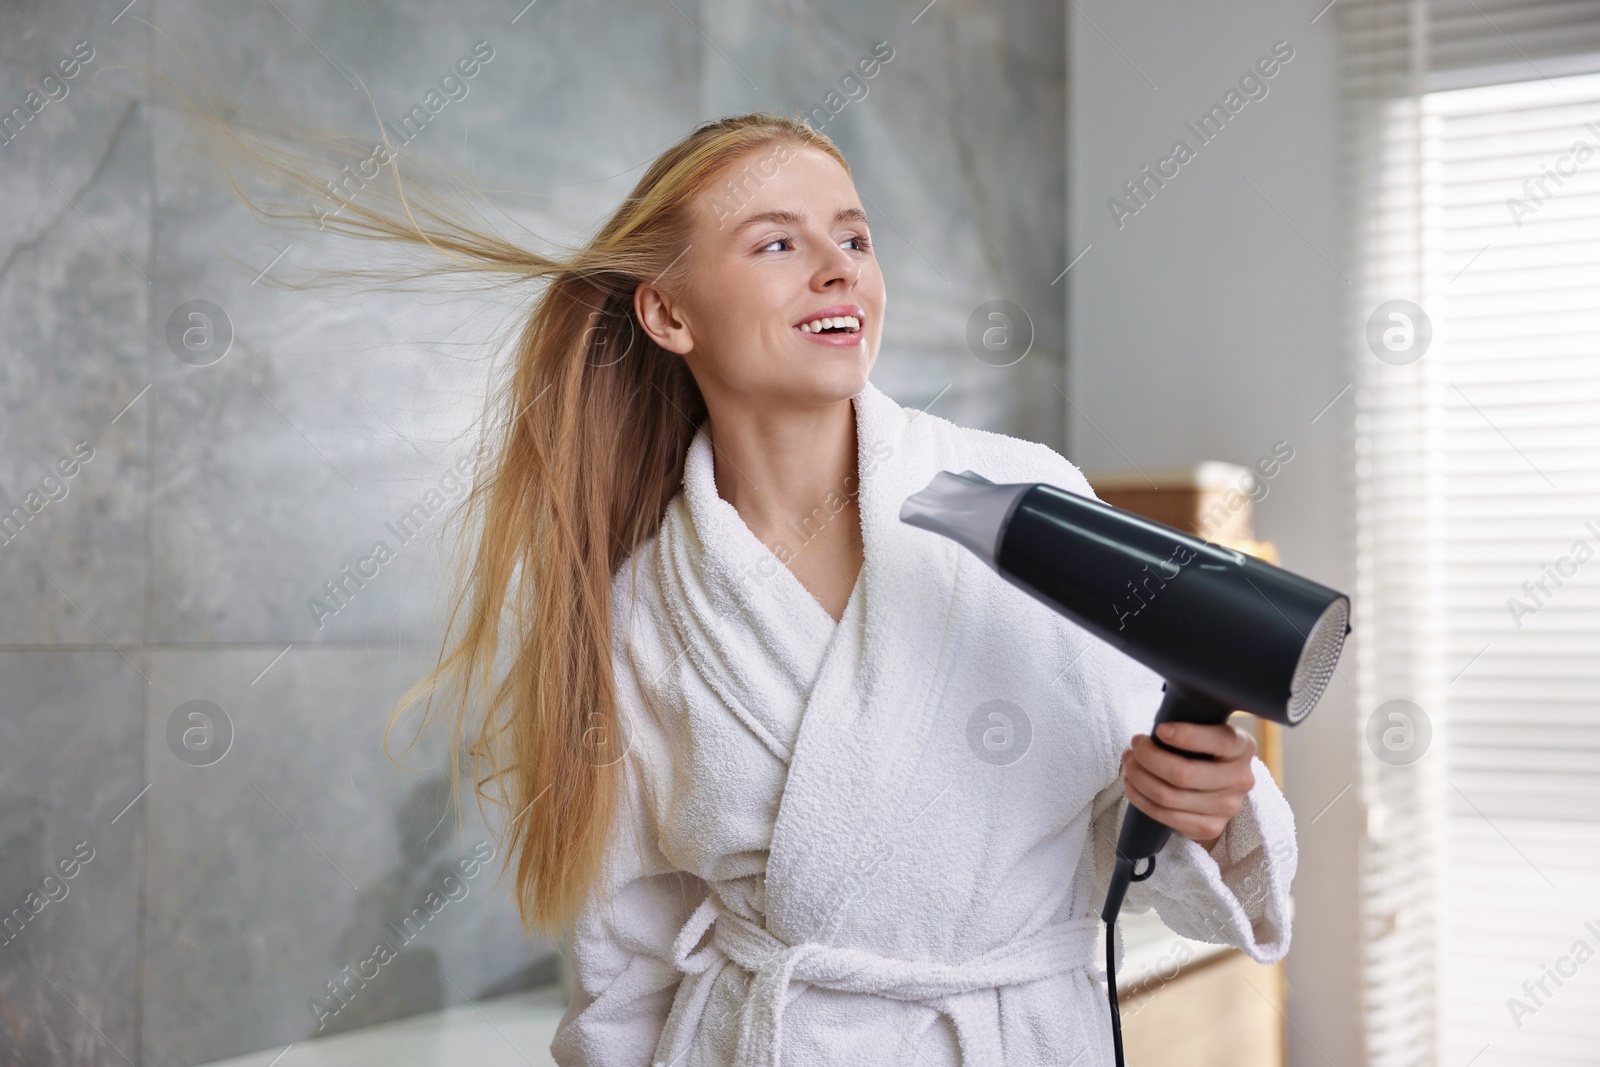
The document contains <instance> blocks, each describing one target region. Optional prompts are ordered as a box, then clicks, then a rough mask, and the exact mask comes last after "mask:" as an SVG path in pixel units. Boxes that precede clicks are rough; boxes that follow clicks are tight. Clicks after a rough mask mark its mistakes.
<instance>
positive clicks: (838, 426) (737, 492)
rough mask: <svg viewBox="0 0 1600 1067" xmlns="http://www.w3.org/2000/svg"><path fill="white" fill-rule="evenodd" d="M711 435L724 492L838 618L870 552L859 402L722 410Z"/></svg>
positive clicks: (748, 523)
mask: <svg viewBox="0 0 1600 1067" xmlns="http://www.w3.org/2000/svg"><path fill="white" fill-rule="evenodd" d="M711 440H712V445H713V451H714V454H715V457H716V458H715V470H716V483H717V493H718V495H719V496H721V497H722V498H723V499H724V500H726V501H728V503H730V504H732V505H733V507H734V509H735V510H736V511H737V512H738V513H739V517H740V518H741V519H743V520H744V523H745V525H746V526H748V527H749V528H750V531H751V532H752V533H754V534H755V535H756V537H757V538H758V539H759V540H760V541H761V542H762V543H763V544H765V545H767V546H768V548H770V549H772V550H773V551H774V553H775V554H777V555H778V558H779V559H781V560H782V561H783V562H784V564H785V565H786V566H787V567H788V568H789V569H790V570H791V571H792V572H793V573H794V574H795V577H796V578H798V579H799V580H800V582H801V584H802V585H803V586H805V588H806V589H807V590H808V591H810V592H811V594H812V596H814V597H815V598H816V599H817V601H818V603H820V604H821V605H822V606H823V608H824V609H825V610H826V611H827V612H828V614H829V615H831V616H832V617H833V618H834V619H835V620H837V619H838V618H839V617H840V616H841V615H842V614H843V612H844V606H845V603H846V602H847V601H848V599H849V596H850V590H851V589H852V588H853V587H854V585H855V580H856V575H857V573H858V572H859V570H860V568H861V563H862V560H863V558H864V557H863V546H862V541H861V518H860V509H859V507H858V504H857V493H858V492H859V491H860V488H861V486H860V483H859V474H858V470H859V464H858V462H857V443H856V416H855V405H854V404H853V403H852V402H851V401H850V400H849V399H845V400H842V401H839V402H838V403H835V404H831V405H828V406H825V407H819V408H810V409H800V410H794V409H790V410H786V411H783V412H772V411H755V410H752V409H750V408H747V407H746V408H737V409H735V410H732V411H728V410H724V411H722V412H721V413H720V417H719V413H716V412H714V413H713V414H712V421H711ZM785 550H786V551H785Z"/></svg>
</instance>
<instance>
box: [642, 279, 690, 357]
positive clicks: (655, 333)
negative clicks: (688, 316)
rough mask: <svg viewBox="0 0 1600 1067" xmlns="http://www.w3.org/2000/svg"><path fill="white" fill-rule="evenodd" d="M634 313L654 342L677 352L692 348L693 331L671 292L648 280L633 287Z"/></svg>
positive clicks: (680, 352) (687, 350) (669, 350)
mask: <svg viewBox="0 0 1600 1067" xmlns="http://www.w3.org/2000/svg"><path fill="white" fill-rule="evenodd" d="M633 313H634V316H635V317H636V318H637V319H638V320H639V326H640V327H641V328H642V329H643V330H644V332H645V333H646V334H647V335H648V336H649V338H650V339H651V340H652V341H654V342H655V343H656V344H658V345H660V346H661V347H662V348H665V349H666V350H667V351H668V352H676V353H677V354H678V355H680V356H684V355H688V354H689V353H690V352H691V351H693V350H694V334H693V333H692V332H691V331H690V329H689V324H688V323H686V322H684V321H683V319H682V318H681V317H680V315H679V311H678V308H677V307H676V305H675V303H674V300H673V298H672V295H671V294H669V293H667V292H665V291H664V290H662V289H659V288H657V287H656V286H655V285H652V284H651V283H649V282H640V283H639V287H638V288H637V289H635V290H634V291H633Z"/></svg>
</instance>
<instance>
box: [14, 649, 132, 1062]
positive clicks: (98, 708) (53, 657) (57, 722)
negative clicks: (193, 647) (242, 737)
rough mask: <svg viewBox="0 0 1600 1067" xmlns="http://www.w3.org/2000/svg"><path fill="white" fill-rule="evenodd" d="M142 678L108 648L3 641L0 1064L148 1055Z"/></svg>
mask: <svg viewBox="0 0 1600 1067" xmlns="http://www.w3.org/2000/svg"><path fill="white" fill-rule="evenodd" d="M145 689H146V686H145V683H144V682H143V680H141V679H140V677H139V676H138V675H137V674H136V673H135V672H134V670H133V668H132V667H130V666H129V664H128V663H127V662H125V661H124V660H123V659H122V657H120V656H119V655H117V653H115V652H112V651H110V650H109V649H108V650H106V651H82V652H65V651H30V652H5V651H0V909H3V914H0V1063H5V1064H8V1065H10V1064H18V1065H21V1064H26V1065H28V1067H57V1065H61V1067H65V1065H68V1064H83V1063H113V1062H121V1056H122V1055H126V1056H129V1057H137V1056H138V1054H139V1047H138V1046H139V1031H138V1027H139V997H138V959H139V876H140V875H139V862H140V856H141V852H142V849H141V841H140V838H141V835H142V834H143V833H144V825H145V813H146V809H145V807H144V800H148V799H149V797H148V796H146V797H144V800H139V801H138V802H137V803H135V800H136V799H137V798H138V797H139V794H140V791H141V790H143V789H144V787H145V783H146V779H145V777H144V752H143V748H142V746H141V744H140V738H141V736H142V734H143V729H144V727H143V721H144V699H145Z"/></svg>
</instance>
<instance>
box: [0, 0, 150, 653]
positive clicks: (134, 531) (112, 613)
mask: <svg viewBox="0 0 1600 1067" xmlns="http://www.w3.org/2000/svg"><path fill="white" fill-rule="evenodd" d="M108 19H109V16H103V17H98V18H91V17H90V12H89V8H88V5H84V4H69V5H62V6H56V5H49V6H45V5H39V4H24V5H21V6H20V7H19V6H15V5H6V8H5V10H4V12H3V13H0V42H3V45H0V48H3V50H4V52H5V54H6V58H7V59H8V60H9V62H8V63H6V64H5V65H3V66H0V115H3V116H5V117H6V118H7V119H8V121H9V123H10V124H9V125H6V126H4V127H3V128H0V141H3V142H4V143H0V199H3V200H4V202H5V204H6V210H5V211H4V212H0V319H3V320H4V321H5V323H6V329H5V331H4V334H3V336H0V411H3V412H4V416H3V417H0V603H4V604H5V605H6V606H7V608H8V609H9V610H7V611H4V612H0V645H5V644H28V645H41V644H54V643H72V644H84V645H90V644H100V645H102V646H104V645H105V642H106V641H112V642H116V643H117V644H118V645H123V644H127V643H129V642H134V641H138V640H139V639H140V638H141V637H142V636H143V630H142V619H143V607H144V593H143V588H144V525H145V513H144V482H145V474H146V469H145V468H146V462H145V461H146V452H145V438H144V427H145V422H144V419H145V416H146V413H147V411H148V407H147V406H141V405H138V404H136V405H134V406H133V408H131V409H129V410H127V411H126V412H124V409H125V408H127V407H128V405H129V403H130V402H132V401H133V400H134V399H135V398H136V397H137V396H138V395H139V393H140V391H141V390H142V389H143V388H144V386H145V385H146V384H147V383H148V379H147V378H145V377H144V367H143V358H144V333H145V330H146V324H147V316H146V309H147V303H148V300H149V284H148V282H147V276H148V274H149V245H150V241H149V233H150V194H151V185H150V144H149V128H148V124H147V123H146V121H145V114H144V111H143V109H142V107H141V106H140V104H139V103H138V101H137V100H135V99H131V98H129V97H128V96H127V95H125V94H124V93H123V92H122V91H121V90H122V89H123V88H125V87H124V86H121V85H119V84H118V80H119V78H121V79H122V80H123V81H125V80H126V79H125V78H124V77H123V76H122V75H120V74H119V73H116V72H115V71H113V70H112V68H114V67H116V66H117V65H118V64H131V63H134V62H137V61H138V60H139V58H140V56H141V55H142V51H141V49H142V42H143V36H144V35H143V33H142V31H140V30H139V29H138V28H133V29H131V30H130V29H129V28H128V27H113V26H111V25H109V22H108ZM80 44H81V45H82V46H83V47H81V48H79V47H77V46H79V45H80ZM75 53H76V54H75ZM63 62H64V63H65V64H66V66H65V67H64V68H62V67H58V66H57V64H58V63H63ZM65 71H71V72H72V77H70V78H69V77H65V76H64V73H65ZM108 72H109V73H108ZM102 74H107V75H108V76H107V77H104V78H102V77H101V75H102ZM34 107H37V108H38V111H37V113H33V108H34ZM18 115H21V116H26V121H25V122H24V121H23V119H21V118H18V117H17V116H18ZM119 415H120V416H121V417H120V418H119V417H118V416H119ZM67 472H70V474H69V473H67ZM52 585H53V586H54V588H52Z"/></svg>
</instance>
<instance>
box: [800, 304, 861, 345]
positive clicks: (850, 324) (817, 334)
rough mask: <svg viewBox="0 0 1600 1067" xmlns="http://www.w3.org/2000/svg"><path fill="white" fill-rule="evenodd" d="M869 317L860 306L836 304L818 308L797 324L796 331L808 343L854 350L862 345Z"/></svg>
mask: <svg viewBox="0 0 1600 1067" xmlns="http://www.w3.org/2000/svg"><path fill="white" fill-rule="evenodd" d="M866 320H867V315H866V312H864V311H862V310H861V307H860V305H858V304H834V305H832V306H830V307H825V308H818V309H817V310H816V311H813V312H811V313H810V314H809V315H807V316H806V317H805V318H804V319H801V320H800V321H799V322H797V323H795V325H794V329H795V331H796V332H798V333H799V334H800V335H801V336H802V337H804V338H805V339H806V340H807V341H812V342H815V343H816V344H819V345H828V346H830V347H833V348H852V347H854V346H856V345H859V344H860V343H861V339H862V337H863V336H864V328H865V326H866Z"/></svg>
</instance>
